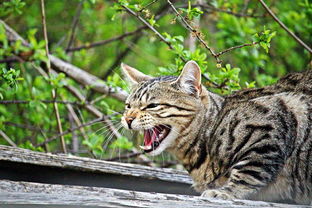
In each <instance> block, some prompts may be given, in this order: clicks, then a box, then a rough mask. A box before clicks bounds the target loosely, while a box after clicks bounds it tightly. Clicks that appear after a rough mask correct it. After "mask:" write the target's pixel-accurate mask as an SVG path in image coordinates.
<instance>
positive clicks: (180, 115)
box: [156, 114, 194, 118]
mask: <svg viewBox="0 0 312 208" xmlns="http://www.w3.org/2000/svg"><path fill="white" fill-rule="evenodd" d="M156 116H157V117H158V118H171V117H184V118H189V117H191V116H194V115H193V114H189V115H182V114H170V115H168V116H161V115H158V114H156Z"/></svg>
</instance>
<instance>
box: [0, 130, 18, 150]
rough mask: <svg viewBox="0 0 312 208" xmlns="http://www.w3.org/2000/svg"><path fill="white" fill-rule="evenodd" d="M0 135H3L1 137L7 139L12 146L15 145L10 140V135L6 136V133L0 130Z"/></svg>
mask: <svg viewBox="0 0 312 208" xmlns="http://www.w3.org/2000/svg"><path fill="white" fill-rule="evenodd" d="M0 136H2V137H3V139H4V140H5V141H7V143H9V144H10V145H11V146H12V147H17V145H16V144H15V143H14V142H13V141H12V139H10V137H8V135H6V134H5V133H4V132H3V131H1V130H0Z"/></svg>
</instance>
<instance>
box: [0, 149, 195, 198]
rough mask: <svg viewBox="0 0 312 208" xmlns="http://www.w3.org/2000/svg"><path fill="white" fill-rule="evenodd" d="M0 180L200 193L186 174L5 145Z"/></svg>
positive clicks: (1, 160)
mask: <svg viewBox="0 0 312 208" xmlns="http://www.w3.org/2000/svg"><path fill="white" fill-rule="evenodd" d="M0 179H7V180H14V181H28V182H39V183H51V184H68V185H81V186H95V187H106V188H118V189H126V190H135V191H154V192H160V193H176V194H188V195H189V194H191V195H196V194H197V193H196V192H195V191H194V190H193V189H192V188H191V184H192V180H191V179H190V177H189V176H188V174H187V173H186V172H185V171H178V170H174V169H168V168H166V169H164V168H154V167H147V166H142V165H135V164H127V163H118V162H109V161H103V160H95V159H90V158H82V157H75V156H65V155H53V154H46V153H41V152H34V151H30V150H26V149H21V148H14V147H9V146H2V145H0ZM197 195H198V194H197Z"/></svg>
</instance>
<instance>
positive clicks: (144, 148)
mask: <svg viewBox="0 0 312 208" xmlns="http://www.w3.org/2000/svg"><path fill="white" fill-rule="evenodd" d="M139 147H140V148H141V149H143V150H150V149H152V146H151V145H149V146H141V145H140V146H139Z"/></svg>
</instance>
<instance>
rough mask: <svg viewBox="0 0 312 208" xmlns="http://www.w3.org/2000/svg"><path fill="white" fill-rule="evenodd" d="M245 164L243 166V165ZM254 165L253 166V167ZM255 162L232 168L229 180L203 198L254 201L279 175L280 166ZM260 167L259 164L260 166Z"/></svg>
mask: <svg viewBox="0 0 312 208" xmlns="http://www.w3.org/2000/svg"><path fill="white" fill-rule="evenodd" d="M242 164H243V165H242ZM251 164H252V165H251ZM256 164H258V163H257V162H255V161H249V162H245V161H244V162H243V163H240V164H237V165H235V166H234V167H232V168H231V171H230V176H229V178H228V180H227V181H226V182H225V183H224V185H222V186H221V187H218V188H212V189H207V190H205V191H204V192H203V193H202V195H201V196H202V197H210V198H220V199H224V200H229V199H252V198H254V196H255V195H256V194H257V193H258V192H259V191H260V189H261V188H263V187H265V186H267V185H268V184H269V183H270V182H272V180H273V178H275V175H276V174H277V172H278V171H277V170H278V166H279V165H278V164H277V163H275V165H273V166H272V165H271V168H270V167H268V166H258V167H257V168H255V166H254V165H256ZM258 165H259V164H258Z"/></svg>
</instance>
